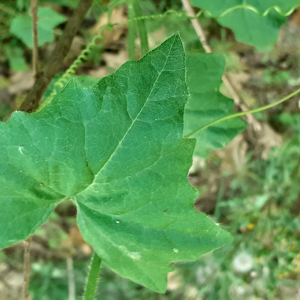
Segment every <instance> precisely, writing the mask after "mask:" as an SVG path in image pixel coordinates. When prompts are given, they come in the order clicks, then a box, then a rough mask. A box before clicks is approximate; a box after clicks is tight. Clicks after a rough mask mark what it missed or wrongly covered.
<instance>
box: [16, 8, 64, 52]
mask: <svg viewBox="0 0 300 300" xmlns="http://www.w3.org/2000/svg"><path fill="white" fill-rule="evenodd" d="M38 19H39V20H38V45H39V46H42V45H43V44H44V43H46V42H53V41H54V35H53V32H52V31H53V28H55V27H56V26H57V25H59V24H60V23H63V22H65V21H66V17H64V16H63V15H61V14H58V13H56V12H54V11H53V10H52V9H51V8H50V7H41V8H39V10H38ZM10 32H11V33H13V34H14V35H16V36H17V37H18V38H19V39H21V40H22V41H23V42H24V43H25V44H26V45H27V46H28V47H30V48H32V47H33V38H32V24H31V17H30V16H28V15H24V16H18V17H15V18H13V19H12V21H11V27H10Z"/></svg>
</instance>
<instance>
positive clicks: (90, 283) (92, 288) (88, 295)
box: [83, 252, 101, 300]
mask: <svg viewBox="0 0 300 300" xmlns="http://www.w3.org/2000/svg"><path fill="white" fill-rule="evenodd" d="M100 265H101V258H100V257H99V256H98V255H97V254H96V252H94V254H93V258H92V262H91V266H90V272H89V276H88V278H87V282H86V285H85V292H84V296H83V300H94V299H95V294H96V288H97V283H98V277H99V272H100Z"/></svg>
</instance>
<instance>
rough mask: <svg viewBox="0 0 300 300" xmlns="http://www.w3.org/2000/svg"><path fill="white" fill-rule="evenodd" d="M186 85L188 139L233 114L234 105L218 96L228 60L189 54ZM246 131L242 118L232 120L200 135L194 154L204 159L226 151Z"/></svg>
mask: <svg viewBox="0 0 300 300" xmlns="http://www.w3.org/2000/svg"><path fill="white" fill-rule="evenodd" d="M186 66H187V85H188V87H189V92H190V97H189V100H188V103H187V105H186V107H185V113H184V117H185V123H184V134H185V135H187V134H189V133H191V132H193V131H194V130H197V129H198V128H201V127H203V126H205V125H207V124H209V123H211V122H213V121H215V120H218V119H220V118H222V117H225V116H228V115H231V114H234V113H235V111H234V109H233V104H234V101H233V100H232V99H228V98H227V97H225V96H223V95H222V94H221V93H220V92H219V87H220V84H221V82H222V75H223V73H224V69H225V59H224V57H223V56H222V55H219V54H206V53H201V54H189V55H188V56H187V62H186ZM245 128H246V123H245V122H244V121H243V120H242V119H241V118H232V119H228V120H226V121H222V122H220V123H217V124H215V125H212V126H209V127H207V128H205V129H203V130H200V131H199V132H197V133H196V134H195V135H193V137H195V138H196V139H197V144H196V147H195V151H194V153H195V154H196V155H197V156H199V157H201V158H205V157H207V156H208V151H209V150H212V149H220V148H223V147H225V146H226V145H227V144H228V143H229V142H230V141H231V140H232V139H233V138H234V137H235V136H236V135H237V134H239V133H240V132H241V131H242V130H244V129H245Z"/></svg>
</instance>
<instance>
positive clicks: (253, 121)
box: [181, 0, 262, 131]
mask: <svg viewBox="0 0 300 300" xmlns="http://www.w3.org/2000/svg"><path fill="white" fill-rule="evenodd" d="M181 1H182V5H183V8H184V10H185V11H186V12H187V13H188V15H189V16H191V17H195V16H196V14H195V11H194V9H193V7H192V6H191V3H190V1H189V0H181ZM191 23H192V25H193V27H194V29H195V31H196V33H197V35H198V37H199V40H200V42H201V43H202V46H203V48H204V50H205V52H206V53H212V49H211V47H210V46H209V45H208V43H207V39H206V36H205V34H204V31H203V29H202V26H201V24H200V22H199V20H198V19H191ZM222 80H223V83H224V85H225V86H226V88H227V90H228V92H229V93H230V95H231V97H232V98H233V100H234V103H235V104H236V105H238V106H239V107H240V108H241V110H242V111H248V110H250V109H249V108H248V107H247V105H245V104H244V103H243V102H242V101H241V98H240V96H239V94H238V93H237V92H236V90H235V88H234V87H233V85H232V83H231V82H230V79H229V78H228V77H227V76H226V75H225V74H224V75H223V77H222ZM246 118H247V122H248V124H251V125H252V126H253V128H254V130H255V131H260V130H261V129H262V127H261V124H260V123H259V122H258V121H257V120H256V119H255V118H254V116H253V115H246Z"/></svg>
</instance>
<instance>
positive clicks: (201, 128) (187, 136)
mask: <svg viewBox="0 0 300 300" xmlns="http://www.w3.org/2000/svg"><path fill="white" fill-rule="evenodd" d="M298 93H300V89H298V90H296V91H295V92H293V93H291V94H289V95H288V96H286V97H284V98H282V99H280V100H278V101H276V102H274V103H271V104H268V105H266V106H263V107H259V108H256V109H252V110H248V111H242V112H239V113H235V114H232V115H229V116H226V117H223V118H220V119H217V120H215V121H212V122H210V123H208V124H206V125H204V126H202V127H200V128H198V129H196V130H194V131H192V132H191V133H189V134H187V135H186V136H185V138H189V137H191V136H192V135H194V134H196V133H198V132H199V131H201V130H203V129H205V128H207V127H209V126H212V125H215V124H217V123H219V122H222V121H225V120H228V119H232V118H235V117H240V116H245V115H248V114H253V113H256V112H259V111H263V110H266V109H269V108H271V107H274V106H276V105H278V104H280V103H282V102H284V101H286V100H288V99H290V98H292V97H293V96H295V95H297V94H298Z"/></svg>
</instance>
